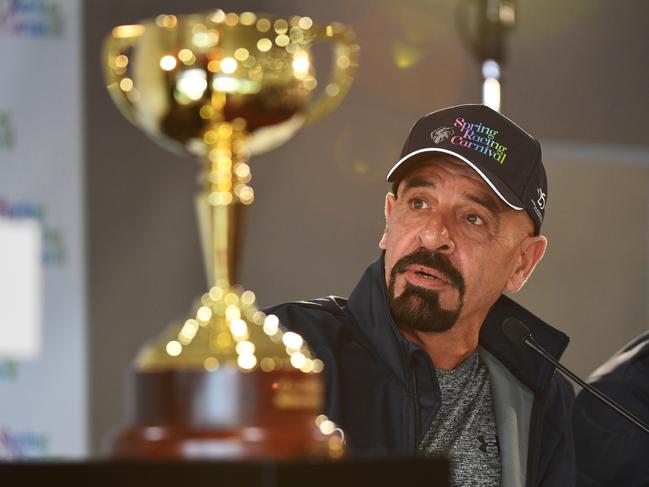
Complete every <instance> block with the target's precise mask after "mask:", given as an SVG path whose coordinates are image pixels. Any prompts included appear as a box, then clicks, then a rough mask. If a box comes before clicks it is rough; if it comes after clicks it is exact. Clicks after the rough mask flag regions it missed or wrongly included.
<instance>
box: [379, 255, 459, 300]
mask: <svg viewBox="0 0 649 487" xmlns="http://www.w3.org/2000/svg"><path fill="white" fill-rule="evenodd" d="M417 264H418V265H423V266H426V267H430V268H431V269H435V270H437V271H439V272H441V273H442V275H443V276H444V277H445V278H446V279H447V280H448V281H449V282H450V283H451V285H452V286H454V287H455V288H456V289H457V290H458V291H460V293H461V294H464V278H463V277H462V274H460V271H458V270H457V269H456V268H455V266H453V264H452V263H451V261H450V259H449V258H448V257H446V256H445V255H444V254H440V253H438V252H430V251H428V250H426V249H425V248H423V247H420V248H418V249H417V250H415V251H414V252H411V253H410V254H408V255H406V256H404V257H401V259H399V260H398V261H397V263H396V264H395V265H394V267H393V268H392V272H391V274H392V278H393V279H394V276H395V275H396V274H397V273H402V272H405V271H406V269H408V267H409V266H411V265H417Z"/></svg>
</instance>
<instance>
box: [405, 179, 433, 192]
mask: <svg viewBox="0 0 649 487" xmlns="http://www.w3.org/2000/svg"><path fill="white" fill-rule="evenodd" d="M427 187H428V188H434V187H435V183H434V182H433V181H431V180H429V179H425V178H418V177H414V178H412V179H407V180H406V181H404V183H403V191H404V192H406V191H408V190H409V189H413V188H427Z"/></svg>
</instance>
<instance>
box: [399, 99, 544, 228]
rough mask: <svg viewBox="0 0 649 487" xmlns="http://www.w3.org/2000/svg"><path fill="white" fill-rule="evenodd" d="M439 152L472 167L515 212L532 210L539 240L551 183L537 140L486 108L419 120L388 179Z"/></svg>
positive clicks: (473, 107)
mask: <svg viewBox="0 0 649 487" xmlns="http://www.w3.org/2000/svg"><path fill="white" fill-rule="evenodd" d="M434 152H437V153H442V154H449V155H451V156H455V157H457V158H458V159H461V160H462V161H464V162H465V163H466V164H468V165H469V166H471V167H472V168H473V169H474V170H475V171H476V172H477V173H478V174H479V175H480V177H482V179H484V181H485V182H486V183H487V184H488V185H489V186H490V187H491V189H493V191H494V192H495V193H496V194H497V195H498V197H499V198H500V199H501V200H502V201H503V202H505V203H506V204H507V205H508V206H509V207H510V208H512V209H514V210H519V211H522V210H525V211H527V213H528V214H529V215H530V217H531V218H532V221H533V222H534V231H535V234H536V235H539V233H540V230H541V223H543V217H544V216H545V206H546V202H547V194H548V181H547V176H546V174H545V168H544V167H543V161H542V160H541V145H540V144H539V142H538V141H537V140H536V139H535V138H534V137H532V136H531V135H530V134H528V133H527V132H525V131H524V130H523V129H522V128H520V127H519V126H518V125H516V124H515V123H514V122H512V121H511V120H510V119H508V118H507V117H505V116H504V115H501V114H500V113H498V112H496V111H495V110H492V109H491V108H489V107H487V106H485V105H458V106H455V107H450V108H444V109H443V110H439V111H437V112H433V113H429V114H428V115H426V116H424V117H422V118H420V119H419V120H418V121H417V122H416V123H415V125H414V126H413V127H412V128H411V129H410V134H408V138H407V139H406V143H405V144H404V146H403V150H402V151H401V156H400V158H399V160H398V161H397V162H396V163H395V164H394V166H392V169H390V171H389V172H388V175H387V180H388V181H389V182H396V181H399V180H400V179H401V178H402V177H403V176H404V175H405V174H406V173H407V172H408V171H409V170H410V169H412V167H413V165H415V164H417V163H420V162H423V161H425V160H429V159H430V153H434Z"/></svg>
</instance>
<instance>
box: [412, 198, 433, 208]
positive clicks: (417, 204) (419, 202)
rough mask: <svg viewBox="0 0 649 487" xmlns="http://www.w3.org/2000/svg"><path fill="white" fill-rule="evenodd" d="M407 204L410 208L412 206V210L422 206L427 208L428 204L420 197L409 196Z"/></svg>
mask: <svg viewBox="0 0 649 487" xmlns="http://www.w3.org/2000/svg"><path fill="white" fill-rule="evenodd" d="M408 204H409V205H410V208H412V209H413V210H421V209H423V208H428V204H427V203H426V202H425V201H424V200H422V199H421V198H411V199H410V200H409V201H408Z"/></svg>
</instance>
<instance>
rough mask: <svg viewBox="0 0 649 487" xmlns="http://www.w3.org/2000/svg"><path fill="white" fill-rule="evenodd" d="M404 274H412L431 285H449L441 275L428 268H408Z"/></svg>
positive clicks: (435, 270)
mask: <svg viewBox="0 0 649 487" xmlns="http://www.w3.org/2000/svg"><path fill="white" fill-rule="evenodd" d="M406 273H411V274H414V275H415V276H418V277H420V278H422V279H424V280H426V281H430V283H431V284H433V283H434V284H437V285H444V284H450V283H449V281H448V278H447V277H446V276H445V275H444V274H442V273H441V272H440V271H438V270H437V269H431V268H430V267H425V266H422V265H414V266H410V267H409V268H408V269H407V270H406Z"/></svg>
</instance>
